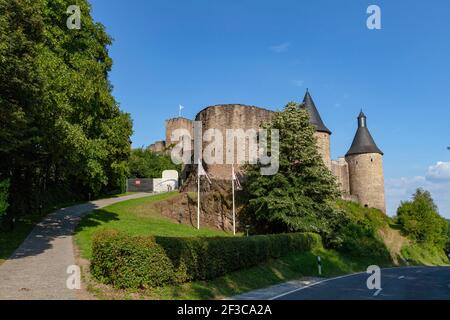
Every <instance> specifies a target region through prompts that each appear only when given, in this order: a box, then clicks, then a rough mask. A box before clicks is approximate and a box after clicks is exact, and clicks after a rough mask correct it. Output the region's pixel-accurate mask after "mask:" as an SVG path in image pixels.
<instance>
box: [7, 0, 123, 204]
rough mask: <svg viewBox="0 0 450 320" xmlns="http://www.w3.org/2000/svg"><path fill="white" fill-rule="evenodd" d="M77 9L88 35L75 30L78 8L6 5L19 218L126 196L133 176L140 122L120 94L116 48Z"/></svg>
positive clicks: (33, 0) (10, 161) (67, 1)
mask: <svg viewBox="0 0 450 320" xmlns="http://www.w3.org/2000/svg"><path fill="white" fill-rule="evenodd" d="M76 3H77V5H78V6H80V9H81V29H79V30H77V29H73V30H69V29H68V28H67V25H66V20H67V18H68V16H69V14H67V8H68V7H69V6H70V5H72V4H73V1H71V0H0V12H1V13H2V14H1V16H0V78H1V79H2V81H1V82H0V120H1V124H0V158H1V159H2V162H1V164H0V179H4V178H10V181H11V209H12V211H15V212H16V213H20V212H29V211H30V210H31V211H32V210H35V209H36V208H37V207H38V206H40V205H41V204H44V205H45V204H46V203H52V202H56V201H65V200H67V198H69V197H70V198H74V197H75V198H77V197H78V198H81V197H85V196H86V195H87V194H88V193H90V194H92V195H95V194H100V193H102V192H105V191H108V190H111V189H117V188H119V187H120V185H121V184H122V183H123V181H124V177H125V175H126V173H127V171H128V157H129V154H130V152H131V147H130V135H131V133H132V123H131V119H130V117H129V115H128V114H125V113H123V112H122V111H121V110H120V108H119V106H118V104H117V102H116V101H115V99H114V97H113V96H112V93H111V92H112V86H111V84H110V82H109V80H108V73H109V71H110V70H111V66H112V60H111V58H110V57H109V55H108V46H109V45H110V44H111V39H110V37H109V36H108V35H107V34H106V32H105V30H104V27H103V26H102V25H101V24H99V23H96V22H94V21H93V19H92V17H91V16H90V6H89V3H88V2H87V1H86V0H77V1H76ZM3 160H4V161H3Z"/></svg>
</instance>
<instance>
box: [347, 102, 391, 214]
mask: <svg viewBox="0 0 450 320" xmlns="http://www.w3.org/2000/svg"><path fill="white" fill-rule="evenodd" d="M366 120H367V118H366V116H365V115H364V113H363V112H362V111H361V113H360V114H359V116H358V130H357V131H356V134H355V138H354V139H353V143H352V146H351V147H350V150H349V151H348V152H347V154H346V155H345V160H346V161H347V163H348V169H349V181H350V194H351V195H353V196H355V197H356V198H357V199H358V201H359V202H360V203H361V204H362V205H363V206H365V207H371V208H378V209H380V210H382V211H383V212H386V204H385V198H384V174H383V152H382V151H381V150H380V149H379V148H378V147H377V145H376V144H375V141H374V140H373V138H372V136H371V134H370V132H369V129H368V128H367V121H366Z"/></svg>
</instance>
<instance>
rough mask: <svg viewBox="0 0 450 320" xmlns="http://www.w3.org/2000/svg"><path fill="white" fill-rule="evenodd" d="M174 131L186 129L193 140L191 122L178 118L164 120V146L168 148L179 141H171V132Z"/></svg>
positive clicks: (192, 125)
mask: <svg viewBox="0 0 450 320" xmlns="http://www.w3.org/2000/svg"><path fill="white" fill-rule="evenodd" d="M176 129H187V130H188V131H189V133H190V135H191V137H192V139H193V138H194V133H193V132H194V124H193V122H192V120H189V119H186V118H182V117H178V118H173V119H169V120H166V146H167V147H169V146H170V145H171V144H173V143H174V144H177V143H178V142H179V141H172V139H171V135H172V132H173V131H174V130H176Z"/></svg>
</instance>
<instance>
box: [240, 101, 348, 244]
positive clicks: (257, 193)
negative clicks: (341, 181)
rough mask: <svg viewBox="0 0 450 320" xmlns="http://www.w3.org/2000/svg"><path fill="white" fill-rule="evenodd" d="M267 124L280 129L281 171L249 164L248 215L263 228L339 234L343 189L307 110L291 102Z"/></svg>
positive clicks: (334, 236)
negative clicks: (338, 206)
mask: <svg viewBox="0 0 450 320" xmlns="http://www.w3.org/2000/svg"><path fill="white" fill-rule="evenodd" d="M265 128H267V129H278V130H279V136H280V143H279V144H280V155H279V163H280V166H279V171H278V172H277V173H276V174H275V175H271V176H263V175H261V174H260V167H261V166H260V165H254V166H248V168H247V172H246V176H247V180H246V182H245V188H244V189H245V190H246V192H247V193H248V197H249V203H248V205H247V207H246V210H245V212H246V217H247V218H248V219H249V220H250V223H251V224H252V225H253V226H254V227H255V228H256V229H257V231H258V232H267V233H278V232H298V231H302V232H316V233H319V234H321V235H322V236H323V237H324V238H325V239H326V240H328V241H329V240H337V238H338V237H337V234H336V231H337V230H338V228H339V227H340V226H341V225H343V222H344V221H345V216H344V214H343V212H342V211H341V210H339V209H336V207H335V200H336V199H337V198H338V196H339V189H338V187H337V184H336V181H335V178H334V176H333V175H332V173H331V172H330V171H329V170H328V169H327V168H326V166H325V164H324V163H323V161H322V158H321V156H320V155H319V153H318V148H317V141H316V138H315V136H314V133H315V128H314V127H313V126H312V125H311V124H310V121H309V115H308V113H307V111H306V110H304V109H303V108H300V105H299V104H297V103H294V102H291V103H289V104H288V105H287V106H286V107H285V108H284V110H283V111H282V112H277V113H276V114H275V115H274V117H273V119H272V122H271V124H269V125H267V126H265ZM269 140H270V139H269Z"/></svg>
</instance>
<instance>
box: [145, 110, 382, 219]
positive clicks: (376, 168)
mask: <svg viewBox="0 0 450 320" xmlns="http://www.w3.org/2000/svg"><path fill="white" fill-rule="evenodd" d="M273 114H274V112H273V111H270V110H266V109H262V108H259V107H255V106H246V105H241V104H225V105H215V106H210V107H207V108H205V109H203V110H202V111H200V112H199V113H198V114H197V116H196V119H195V120H197V121H201V122H202V131H203V134H204V133H205V131H206V130H208V129H219V130H220V131H221V133H222V134H223V149H222V160H223V162H224V163H225V161H226V154H227V150H226V148H227V145H226V130H227V129H243V130H244V131H245V130H248V129H254V130H258V129H259V128H260V126H261V124H263V123H267V122H270V121H271V119H272V117H273ZM193 126H194V123H193V121H192V120H190V119H186V118H182V117H178V118H173V119H170V120H167V121H166V141H165V144H164V141H159V142H156V143H155V144H153V145H151V149H152V150H155V151H156V150H157V151H156V152H159V150H161V149H164V148H170V147H171V145H173V144H177V143H178V142H179V141H171V134H172V132H173V131H174V130H175V129H179V128H183V129H187V130H188V131H189V133H190V135H191V137H192V138H193V137H194V132H193V131H194V130H193ZM315 137H316V139H317V145H318V151H319V153H320V155H321V156H322V159H323V161H324V163H325V165H326V166H327V168H328V169H330V171H331V172H332V173H333V174H334V176H336V178H337V181H338V183H339V185H340V188H341V191H342V197H343V198H344V199H347V200H352V201H357V202H359V203H361V204H362V205H367V206H368V207H375V208H379V209H381V210H382V211H384V212H386V208H385V195H384V176H383V158H382V155H380V154H359V155H351V156H348V157H346V158H340V159H338V160H333V161H332V160H331V152H330V135H329V134H328V133H325V132H316V133H315ZM210 144H211V141H203V150H205V148H206V147H207V146H210ZM163 146H164V147H163ZM234 149H235V150H234V153H235V156H236V153H237V152H238V151H241V152H245V156H246V160H248V145H247V144H243V143H236V142H235V143H234ZM210 150H211V148H210ZM212 151H213V153H215V152H216V150H212ZM236 160H237V159H235V161H234V162H235V163H236ZM204 167H205V170H206V171H207V172H208V174H209V176H210V177H211V178H212V179H217V180H230V179H231V165H226V164H210V165H206V164H204ZM235 170H236V172H237V173H238V174H239V171H240V167H239V166H238V165H235ZM192 171H196V166H192V165H187V166H183V173H182V175H181V179H182V181H185V180H186V179H187V178H188V177H189V175H190V173H191V172H192Z"/></svg>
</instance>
